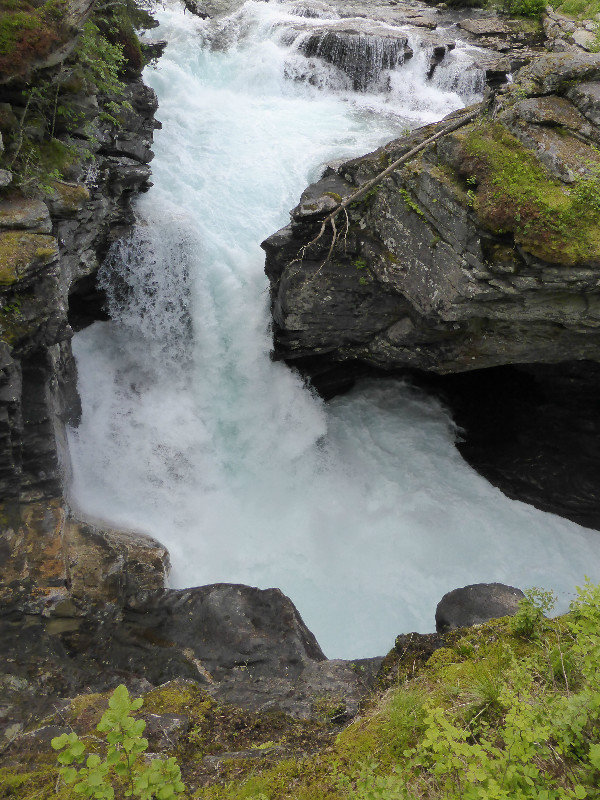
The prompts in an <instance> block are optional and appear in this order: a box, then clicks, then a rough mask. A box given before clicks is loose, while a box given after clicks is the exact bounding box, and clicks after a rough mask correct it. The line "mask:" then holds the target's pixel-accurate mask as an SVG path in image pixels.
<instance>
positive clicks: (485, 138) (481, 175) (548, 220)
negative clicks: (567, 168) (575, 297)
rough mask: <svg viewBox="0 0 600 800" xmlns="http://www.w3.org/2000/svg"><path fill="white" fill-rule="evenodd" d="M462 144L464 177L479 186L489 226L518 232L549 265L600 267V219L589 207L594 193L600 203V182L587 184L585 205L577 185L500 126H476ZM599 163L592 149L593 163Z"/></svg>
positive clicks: (479, 204)
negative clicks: (560, 178) (551, 171)
mask: <svg viewBox="0 0 600 800" xmlns="http://www.w3.org/2000/svg"><path fill="white" fill-rule="evenodd" d="M459 139H462V141H463V144H464V154H465V158H464V160H463V162H462V164H461V172H462V175H463V177H466V178H474V179H475V181H476V185H477V189H476V191H475V192H474V194H473V196H472V199H473V207H474V209H475V211H476V212H477V214H478V216H479V218H480V219H481V221H482V223H483V224H484V225H485V226H486V227H488V228H489V229H490V230H492V231H494V232H495V233H498V234H502V233H512V234H513V235H514V238H515V242H517V244H519V245H521V246H522V247H523V249H524V250H526V251H527V252H529V253H531V254H533V255H535V256H537V257H539V258H542V259H544V260H546V261H550V262H553V263H557V264H563V265H565V266H570V265H574V264H576V263H578V262H584V263H590V262H591V263H600V219H599V216H598V213H597V209H596V208H595V207H594V205H593V204H590V202H589V196H590V194H592V193H593V192H594V191H595V192H596V196H597V197H598V198H600V181H597V182H596V181H594V180H593V179H586V187H587V190H588V191H587V192H586V194H587V196H588V201H587V202H582V199H581V196H580V195H581V192H580V187H579V186H578V184H577V183H576V184H575V186H574V187H572V188H567V187H566V186H565V185H564V184H562V183H561V182H560V181H558V180H556V179H555V178H553V177H552V176H551V175H550V174H549V172H548V171H547V170H546V169H545V167H544V166H543V165H542V164H541V163H540V162H539V161H538V160H537V159H536V157H535V155H534V154H533V153H532V152H531V151H530V150H528V149H527V148H525V147H524V146H523V145H522V144H521V143H520V142H519V141H518V140H517V139H516V138H515V137H514V136H512V134H510V133H509V132H508V131H507V130H506V129H505V128H504V127H503V126H502V125H500V124H499V123H495V124H489V123H486V124H485V127H484V126H483V125H481V126H475V127H474V128H472V129H471V130H470V131H469V132H467V133H466V134H462V135H460V136H459ZM597 158H598V157H597V154H595V153H594V152H593V151H592V150H591V149H590V159H591V160H597ZM594 187H595V188H594Z"/></svg>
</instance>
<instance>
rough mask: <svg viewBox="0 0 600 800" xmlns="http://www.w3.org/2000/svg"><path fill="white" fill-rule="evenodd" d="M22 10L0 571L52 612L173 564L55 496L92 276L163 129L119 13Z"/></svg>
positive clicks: (2, 375) (11, 100) (10, 87)
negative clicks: (81, 520)
mask: <svg viewBox="0 0 600 800" xmlns="http://www.w3.org/2000/svg"><path fill="white" fill-rule="evenodd" d="M18 13H19V14H20V15H21V16H19V20H22V15H23V14H25V15H27V14H29V15H30V16H31V17H32V18H35V22H36V25H37V26H38V27H37V28H36V29H35V30H36V34H35V36H33V35H32V33H31V30H30V28H29V27H27V26H26V25H25V24H24V23H23V33H22V35H21V33H20V29H19V28H18V26H17V25H16V22H15V20H14V19H13V18H12V17H11V15H10V14H9V12H3V14H4V16H3V17H2V20H0V24H2V25H3V26H4V27H10V25H12V26H13V27H12V28H10V30H16V31H17V33H16V34H15V35H14V39H15V40H14V42H12V41H10V40H9V42H8V44H7V43H6V42H5V44H4V49H5V50H6V49H7V47H8V48H9V49H10V47H12V48H13V50H14V54H13V62H12V63H13V68H11V67H10V66H9V65H8V64H7V65H6V67H5V71H4V72H3V73H2V84H1V85H0V132H1V136H2V139H1V140H0V141H1V142H2V145H1V148H0V150H1V162H2V163H1V166H2V168H3V169H2V171H1V172H0V178H1V182H2V188H1V189H0V359H1V363H0V426H1V437H2V446H1V448H0V500H1V506H0V521H1V534H0V565H1V566H0V569H1V577H2V591H3V592H4V593H7V592H8V593H10V592H11V591H12V590H13V589H14V588H15V587H20V588H22V586H23V582H24V581H25V582H27V583H28V584H29V585H30V586H31V587H32V588H33V590H34V594H35V595H36V596H39V597H42V598H45V601H44V602H46V605H47V606H52V605H55V604H57V603H60V602H61V601H62V599H63V598H64V597H65V596H66V595H67V594H69V593H71V594H74V595H75V596H79V597H82V598H87V599H86V602H89V601H90V600H93V599H95V598H97V597H98V596H99V594H101V593H102V592H103V591H104V592H105V593H106V598H105V599H114V598H115V597H116V596H117V595H118V594H119V593H121V594H122V595H126V594H127V593H128V592H129V591H132V590H133V588H134V587H138V588H139V582H138V583H136V580H137V579H134V578H133V575H134V574H136V573H137V575H138V577H139V576H142V575H146V577H147V578H148V583H147V585H146V584H145V583H144V581H143V580H142V581H141V584H142V585H143V586H144V588H158V587H160V586H162V584H163V580H164V576H165V572H166V568H167V564H168V558H167V554H166V552H165V551H164V549H163V548H161V547H160V546H159V545H158V544H157V543H156V542H152V541H151V540H144V539H143V538H141V539H137V540H136V539H135V537H133V536H132V535H131V534H127V533H119V532H103V531H100V530H98V529H94V528H93V527H91V526H89V525H82V524H81V525H80V524H78V523H77V522H76V521H75V520H74V519H71V518H70V517H69V511H68V509H67V508H66V507H65V503H64V499H63V488H64V485H65V480H66V479H68V474H69V455H68V452H67V448H66V446H65V425H66V424H67V423H74V422H76V421H77V419H78V415H79V399H78V395H77V390H76V370H75V363H74V360H73V356H72V353H71V345H70V340H71V337H72V334H73V330H77V329H79V328H81V327H83V326H85V325H87V324H89V323H90V322H92V321H93V320H95V319H99V318H102V316H103V311H102V299H103V298H102V296H101V295H100V294H99V293H98V291H97V290H96V288H95V276H96V272H97V269H98V266H99V264H100V263H101V261H102V259H103V258H104V256H105V254H106V252H107V250H108V248H109V247H110V244H111V242H112V241H114V240H115V239H116V238H118V237H119V236H120V235H121V234H122V233H123V232H124V231H125V230H126V229H127V228H128V227H129V226H130V225H131V223H132V221H133V214H132V210H131V200H132V198H133V197H135V195H136V194H137V193H138V192H141V191H144V190H146V189H147V188H148V186H149V178H150V167H149V162H150V160H151V159H152V150H151V143H152V136H153V131H154V129H155V128H156V127H158V125H159V123H158V122H157V121H156V120H155V118H154V114H155V111H156V108H157V101H156V97H155V95H154V92H153V91H152V90H151V89H149V88H148V87H147V86H145V85H144V84H143V82H142V80H141V77H140V76H141V69H142V66H143V63H144V62H143V58H142V54H141V49H140V45H139V41H138V39H137V36H136V35H135V32H134V30H133V23H132V19H131V16H132V14H133V13H134V12H133V10H132V9H131V8H128V6H127V4H116V5H114V6H111V7H110V8H109V9H108V11H107V10H106V9H100V10H96V9H95V6H94V3H79V2H74V3H72V4H69V5H68V8H67V14H66V15H58V13H57V12H56V9H55V8H54V6H53V5H52V3H51V2H47V3H45V4H42V6H40V7H35V8H34V7H29V6H28V5H27V4H26V3H25V4H23V10H22V11H19V12H18ZM107 15H108V16H107ZM17 21H18V20H17ZM42 23H43V24H44V25H46V26H47V30H46V28H44V27H41V26H42ZM146 24H151V21H149V19H146ZM24 37H25V38H24ZM36 37H37V38H36ZM25 39H26V41H25ZM0 66H1V64H0ZM138 562H139V563H138ZM140 564H141V565H142V566H140ZM101 587H102V588H101ZM36 602H37V601H36Z"/></svg>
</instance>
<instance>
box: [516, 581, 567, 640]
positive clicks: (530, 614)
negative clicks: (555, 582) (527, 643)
mask: <svg viewBox="0 0 600 800" xmlns="http://www.w3.org/2000/svg"><path fill="white" fill-rule="evenodd" d="M555 602H556V598H555V597H554V595H553V593H552V592H545V591H544V590H543V589H538V588H536V587H534V588H532V589H528V590H527V591H526V592H525V597H524V598H523V599H522V600H520V601H519V610H518V611H517V613H516V614H515V615H514V617H512V618H511V629H512V632H513V633H514V634H515V636H522V637H523V638H524V639H535V638H538V637H539V635H540V633H541V632H542V630H543V629H544V623H545V619H546V617H545V615H546V613H547V612H548V611H551V610H552V609H553V608H554V604H555Z"/></svg>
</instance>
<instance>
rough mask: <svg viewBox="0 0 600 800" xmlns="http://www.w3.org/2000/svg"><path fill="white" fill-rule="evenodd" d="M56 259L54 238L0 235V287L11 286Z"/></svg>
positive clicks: (22, 234) (37, 234)
mask: <svg viewBox="0 0 600 800" xmlns="http://www.w3.org/2000/svg"><path fill="white" fill-rule="evenodd" d="M57 258H58V243H57V241H56V239H55V238H54V236H46V235H45V234H39V233H23V232H20V231H7V232H6V233H0V287H2V286H12V285H13V284H14V283H16V282H17V281H19V280H22V279H23V278H25V277H27V276H28V275H29V274H30V273H32V272H35V271H36V270H38V269H41V268H42V267H44V266H47V265H48V264H51V263H52V262H53V261H55V260H56V259H57Z"/></svg>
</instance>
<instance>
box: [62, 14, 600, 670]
mask: <svg viewBox="0 0 600 800" xmlns="http://www.w3.org/2000/svg"><path fill="white" fill-rule="evenodd" d="M303 9H304V7H303V6H302V5H298V4H296V5H294V4H271V3H269V4H264V3H254V2H250V3H246V4H245V5H244V6H243V7H242V8H241V9H240V10H239V11H237V12H236V13H235V14H234V15H233V16H231V17H229V18H226V19H225V20H224V21H221V20H219V21H216V22H214V23H211V22H209V21H198V20H194V19H193V18H190V16H189V14H188V15H184V13H183V12H182V10H181V9H179V8H177V7H175V6H173V7H171V6H169V7H167V8H166V9H165V10H164V11H159V12H158V17H159V19H160V20H161V22H162V27H161V28H160V29H158V31H157V34H156V35H157V36H159V37H161V38H167V40H168V41H169V44H168V46H167V49H166V51H165V53H164V55H163V57H162V59H161V62H160V67H159V68H158V70H157V71H156V72H153V71H152V70H151V71H149V72H148V80H149V81H150V83H151V85H152V86H153V88H155V89H156V90H157V93H158V96H159V108H160V113H159V116H160V118H161V122H162V123H163V129H162V131H160V132H158V133H157V135H156V141H155V150H156V153H157V157H156V159H155V161H154V163H153V181H154V184H155V185H154V187H153V188H152V190H151V191H150V192H149V193H148V194H147V195H146V196H145V197H144V198H143V199H142V200H141V201H140V203H139V204H138V215H139V217H140V219H141V220H142V223H141V224H140V225H139V226H138V228H137V230H136V232H134V234H132V236H131V237H130V238H129V239H128V240H127V241H126V242H125V243H122V244H120V245H119V246H118V249H117V250H116V251H115V252H114V253H113V255H112V257H111V258H110V259H109V262H108V265H107V266H105V268H104V273H103V277H101V281H103V282H104V284H105V285H106V286H107V288H108V293H109V298H110V313H111V317H112V320H113V321H112V322H110V323H98V324H96V325H94V326H92V327H91V328H88V329H86V330H85V331H83V332H82V333H80V334H79V335H78V336H77V337H76V339H75V341H74V352H75V354H76V357H77V362H78V371H79V388H80V393H81V396H82V401H83V417H82V422H81V424H80V425H79V427H78V428H77V429H76V430H72V431H71V434H70V445H71V452H72V454H73V461H74V488H73V492H72V498H73V501H74V502H75V504H76V506H77V507H78V508H79V509H80V510H81V511H83V512H84V513H85V514H86V515H87V516H91V517H92V518H98V519H104V521H106V520H108V521H109V522H110V523H111V524H113V525H116V526H117V527H125V528H133V529H136V530H140V531H145V532H147V533H150V534H151V535H152V536H154V537H155V538H156V539H158V540H159V541H160V542H161V543H162V544H164V545H165V546H166V547H167V549H168V550H169V552H170V556H171V562H172V567H173V572H172V579H171V580H172V582H173V585H174V586H180V587H185V586H191V585H192V586H193V585H198V584H203V583H209V582H216V581H224V582H234V583H246V584H251V585H258V586H260V587H261V588H268V587H270V586H277V587H279V588H281V589H282V590H283V591H284V592H285V593H286V594H287V595H288V596H289V597H291V598H292V600H293V601H294V603H295V604H296V606H297V607H298V608H299V610H300V613H301V614H302V616H303V619H304V620H305V622H306V623H307V625H308V627H309V628H310V629H311V630H312V631H313V632H314V633H315V635H316V636H317V639H318V641H319V643H320V644H321V646H322V647H323V648H324V650H325V652H326V653H327V654H328V655H329V656H335V657H347V658H349V657H358V656H374V655H379V654H381V653H382V652H384V651H385V650H386V647H387V644H386V643H388V642H389V641H390V640H391V637H393V636H394V635H395V633H396V632H397V631H398V630H413V629H416V630H421V631H427V630H430V629H431V625H432V618H433V609H434V607H435V604H436V602H437V601H438V599H439V598H440V597H441V595H442V594H443V593H444V592H445V591H447V590H449V589H451V588H454V587H455V586H458V585H464V584H466V583H472V582H474V581H479V580H499V581H502V582H506V583H510V584H513V585H517V586H526V585H530V584H533V585H543V586H547V587H548V588H553V589H555V590H558V591H559V592H560V593H562V597H563V601H562V602H563V607H564V604H565V603H566V601H567V598H568V596H569V594H570V592H572V590H573V587H574V585H575V584H577V583H579V582H580V581H581V580H582V578H583V575H584V574H590V577H591V578H592V579H594V578H596V577H597V576H596V574H595V571H594V563H596V562H597V558H596V556H594V557H592V556H591V554H592V553H597V548H598V547H600V545H599V544H598V540H597V537H596V535H595V534H594V533H592V532H589V531H586V530H584V529H583V528H580V527H578V526H576V525H573V524H570V523H568V522H567V521H565V520H561V519H559V518H557V517H554V516H550V515H547V514H543V513H540V512H537V511H535V510H534V509H532V508H531V507H527V506H525V505H522V504H519V503H514V502H512V501H509V500H507V499H506V498H504V497H503V495H502V494H501V493H500V492H499V491H497V490H496V489H494V488H493V487H491V486H490V485H489V484H487V483H486V481H485V480H483V479H481V478H479V477H478V476H477V475H476V474H475V473H474V472H473V470H472V469H470V468H469V467H468V466H467V465H466V464H465V463H464V462H463V461H462V460H461V458H460V456H459V455H458V453H457V452H456V450H455V448H454V445H453V442H454V440H455V438H456V436H457V435H458V434H457V432H456V430H455V428H454V427H453V425H452V423H451V421H450V419H449V417H448V414H447V412H446V411H445V410H444V409H443V408H442V407H441V406H440V405H439V403H438V402H437V401H436V400H434V399H429V398H427V396H426V395H424V394H422V393H421V392H419V391H418V390H417V389H415V388H412V387H411V386H410V385H408V384H400V385H399V384H398V383H397V382H394V381H392V380H389V381H388V382H386V383H373V382H368V381H367V382H366V383H364V384H362V385H361V386H360V387H359V388H357V389H355V390H354V392H352V393H351V394H349V395H346V396H344V397H340V398H337V399H335V400H333V401H331V402H330V403H328V404H327V405H323V404H322V402H320V401H319V400H318V399H317V398H316V397H314V395H312V394H311V393H310V392H309V391H308V390H307V389H306V388H304V387H303V385H302V383H301V381H300V380H299V379H298V378H297V377H296V376H295V375H294V374H293V373H290V372H289V371H288V369H287V368H286V367H285V366H284V365H282V364H277V363H276V364H273V363H271V362H270V361H269V357H268V353H269V349H270V343H269V338H268V330H267V298H266V295H265V286H266V284H265V280H264V277H263V274H262V269H263V265H262V255H261V252H260V250H259V247H258V245H259V242H260V240H261V239H262V238H264V237H265V236H266V235H268V234H269V233H270V232H271V231H273V230H274V229H276V228H277V227H278V225H280V224H281V223H283V222H284V221H285V216H286V212H287V209H288V208H289V207H291V206H292V205H293V204H294V202H295V199H296V198H297V196H298V194H299V193H300V191H301V190H302V189H303V187H304V185H305V183H306V182H307V180H310V178H311V177H314V178H316V177H318V175H319V172H320V171H322V169H323V167H322V165H323V164H324V163H326V162H328V161H330V160H332V159H334V158H337V157H341V156H346V157H348V156H349V155H351V154H352V153H356V154H359V153H362V152H364V151H365V150H368V149H369V147H371V148H373V147H375V146H376V145H378V144H379V143H380V142H383V141H385V140H387V139H389V138H391V137H392V136H394V135H396V136H397V135H398V133H399V132H400V130H401V129H403V128H405V127H407V126H410V127H414V126H415V125H419V124H423V123H426V122H430V121H432V120H434V119H437V118H439V117H440V116H442V115H444V114H445V113H448V112H450V111H452V110H453V109H455V108H459V107H461V106H462V105H463V104H464V102H465V101H468V100H469V99H470V98H471V97H472V96H473V93H474V92H475V91H476V90H477V88H479V87H480V86H481V77H479V76H481V70H477V68H475V67H471V69H470V72H471V73H472V76H473V77H472V79H471V85H470V86H469V84H468V81H467V80H466V79H465V76H464V74H463V73H466V74H467V76H468V75H469V69H465V65H469V64H470V63H472V61H471V58H472V56H471V55H470V54H471V53H472V52H474V54H475V57H476V56H477V50H473V48H471V47H469V46H467V45H465V44H462V45H461V44H460V40H459V43H458V44H457V47H456V48H455V49H454V50H452V51H451V52H450V53H449V55H448V57H447V58H448V60H449V64H448V65H447V66H446V67H445V73H444V72H442V73H441V75H440V80H439V82H436V81H433V82H430V81H428V80H427V74H428V71H429V69H430V67H429V62H430V59H431V52H432V45H431V44H430V43H429V41H428V39H427V36H429V37H431V33H429V32H428V31H425V32H424V33H423V34H422V35H421V33H420V29H415V28H412V29H411V28H408V36H409V37H411V46H412V50H413V52H414V55H413V56H412V58H411V59H410V60H407V62H406V63H405V64H404V65H401V66H399V67H398V68H397V69H395V70H393V71H392V72H391V73H389V74H390V76H391V77H390V78H389V80H391V81H392V89H391V91H378V90H377V88H378V87H377V86H376V85H374V86H372V87H370V91H369V90H368V91H363V92H360V91H354V90H353V89H352V88H348V86H347V84H346V83H345V81H344V75H343V74H342V75H340V71H339V70H338V71H333V70H332V69H331V68H329V67H328V65H327V63H322V62H320V61H318V60H316V61H315V60H312V61H311V60H310V59H307V58H306V57H304V56H303V55H302V54H301V53H299V51H298V47H297V46H294V43H293V42H295V41H296V38H297V36H298V34H297V29H301V28H302V25H303V24H305V21H306V17H305V16H300V15H301V14H303V13H304V10H303ZM317 11H318V8H317ZM317 11H314V12H313V13H317ZM321 13H325V12H321ZM332 16H335V12H334V11H333V10H329V12H328V13H327V16H325V18H324V19H322V20H319V19H318V18H317V19H316V21H315V18H314V17H311V18H310V23H311V25H313V26H315V25H318V24H321V25H331V17H332ZM290 30H292V31H293V37H295V38H293V42H292V44H291V45H290V44H289V40H290V38H291V36H290V33H289V31H290ZM444 35H445V36H446V38H448V34H444ZM300 36H302V34H300ZM421 38H422V39H423V41H421ZM442 63H443V62H442ZM309 69H312V70H313V75H312V76H311V77H310V78H309V79H308V80H306V77H305V74H306V73H307V72H308V70H309ZM384 72H385V70H384ZM292 76H294V77H295V78H296V80H292ZM452 76H454V77H452ZM299 78H300V79H299ZM434 78H435V74H434ZM458 78H461V80H462V81H463V87H464V88H463V91H465V92H466V94H465V95H464V96H463V97H462V98H461V96H460V95H458V94H457V93H456V92H452V91H449V90H448V89H446V88H445V86H447V85H452V83H453V81H454V83H455V84H456V83H457V81H458ZM380 80H381V78H380V76H377V75H376V77H375V78H374V81H375V84H376V83H377V81H380ZM478 81H479V83H478ZM336 82H337V83H336ZM352 269H353V270H354V271H355V272H356V273H357V280H358V270H357V269H356V268H355V267H353V268H352ZM324 272H325V271H324ZM123 284H124V285H125V288H123ZM343 286H344V284H340V287H343ZM111 287H116V288H111ZM123 297H125V298H126V299H125V302H123ZM351 302H354V301H353V300H352V299H351ZM361 302H362V301H361ZM366 302H368V299H367V301H366ZM366 313H367V315H368V314H369V311H368V309H367V311H366ZM373 316H375V312H373ZM315 319H316V317H315ZM317 324H318V322H317ZM376 324H379V322H377V323H376ZM109 509H110V512H108V510H109ZM567 552H568V556H567V555H566V553H567ZM358 641H360V642H362V645H361V649H360V650H357V642H358Z"/></svg>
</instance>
